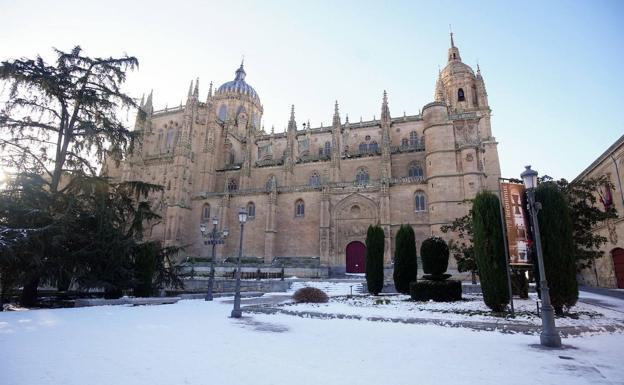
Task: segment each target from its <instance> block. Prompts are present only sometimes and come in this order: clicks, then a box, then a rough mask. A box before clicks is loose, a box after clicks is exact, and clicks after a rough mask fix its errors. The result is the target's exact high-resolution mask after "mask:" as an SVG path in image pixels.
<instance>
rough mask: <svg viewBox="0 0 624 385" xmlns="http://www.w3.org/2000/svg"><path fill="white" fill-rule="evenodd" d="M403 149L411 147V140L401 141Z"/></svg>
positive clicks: (404, 139)
mask: <svg viewBox="0 0 624 385" xmlns="http://www.w3.org/2000/svg"><path fill="white" fill-rule="evenodd" d="M401 147H404V148H405V147H409V140H408V139H407V138H403V139H401Z"/></svg>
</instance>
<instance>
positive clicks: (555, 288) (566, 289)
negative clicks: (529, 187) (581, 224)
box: [535, 183, 578, 315]
mask: <svg viewBox="0 0 624 385" xmlns="http://www.w3.org/2000/svg"><path fill="white" fill-rule="evenodd" d="M535 200H536V201H537V202H540V203H541V204H542V208H541V210H540V211H539V212H538V221H539V229H540V235H541V240H542V252H543V255H544V269H546V279H547V281H548V287H549V288H550V300H551V302H552V305H553V307H554V308H555V312H556V313H557V314H559V315H561V314H563V309H564V308H570V307H572V306H574V305H575V304H576V301H577V300H578V285H577V282H576V265H575V259H574V240H573V239H572V221H571V220H570V213H569V209H568V204H567V202H566V199H565V196H564V195H563V194H562V193H561V191H559V189H558V188H557V187H556V186H555V185H554V184H553V183H542V184H540V185H539V186H538V187H537V189H535ZM540 273H541V272H540Z"/></svg>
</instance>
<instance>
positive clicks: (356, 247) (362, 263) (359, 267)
mask: <svg viewBox="0 0 624 385" xmlns="http://www.w3.org/2000/svg"><path fill="white" fill-rule="evenodd" d="M365 272H366V246H365V245H364V244H363V243H362V242H358V241H355V242H351V243H349V244H348V245H347V273H365Z"/></svg>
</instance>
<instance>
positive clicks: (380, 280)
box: [366, 225, 385, 295]
mask: <svg viewBox="0 0 624 385" xmlns="http://www.w3.org/2000/svg"><path fill="white" fill-rule="evenodd" d="M384 243H385V236H384V231H383V229H382V228H381V226H379V225H376V226H368V231H367V233H366V285H367V287H368V292H369V293H371V294H373V295H378V294H379V293H380V292H381V290H382V289H383V284H384V266H383V257H384Z"/></svg>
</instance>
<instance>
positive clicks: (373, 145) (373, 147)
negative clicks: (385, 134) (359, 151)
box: [368, 140, 379, 153]
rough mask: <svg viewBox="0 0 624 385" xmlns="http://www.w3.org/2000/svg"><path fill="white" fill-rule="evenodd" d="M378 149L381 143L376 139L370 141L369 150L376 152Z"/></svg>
mask: <svg viewBox="0 0 624 385" xmlns="http://www.w3.org/2000/svg"><path fill="white" fill-rule="evenodd" d="M378 149H379V145H378V144H377V142H376V141H374V140H373V141H372V142H370V144H369V145H368V152H371V153H376V152H377V150H378Z"/></svg>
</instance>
